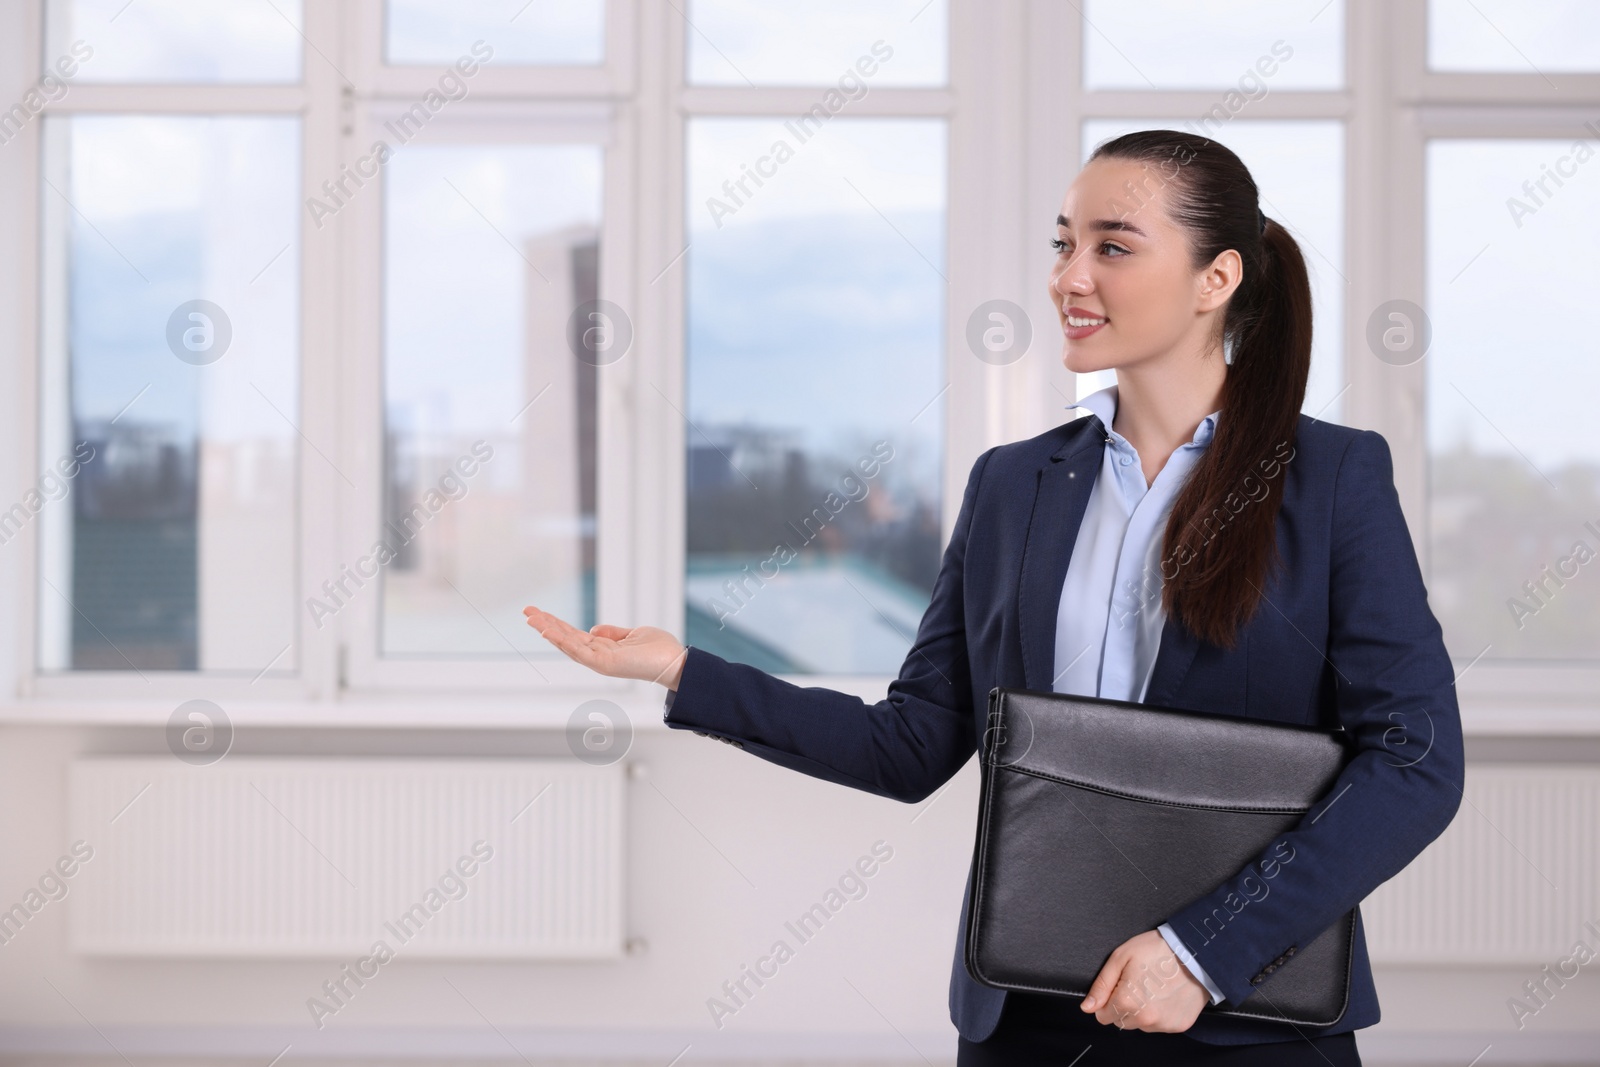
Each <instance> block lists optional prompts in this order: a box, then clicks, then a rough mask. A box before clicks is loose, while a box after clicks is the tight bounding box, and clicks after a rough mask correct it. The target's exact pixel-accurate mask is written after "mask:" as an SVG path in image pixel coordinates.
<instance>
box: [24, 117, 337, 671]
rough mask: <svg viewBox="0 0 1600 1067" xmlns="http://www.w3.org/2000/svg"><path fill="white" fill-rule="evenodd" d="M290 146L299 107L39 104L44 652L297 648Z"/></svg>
mask: <svg viewBox="0 0 1600 1067" xmlns="http://www.w3.org/2000/svg"><path fill="white" fill-rule="evenodd" d="M299 157H300V124H299V120H298V119H296V118H286V117H270V118H266V117H263V118H236V117H226V118H207V117H190V116H183V117H151V116H143V115H127V116H102V115H81V116H74V117H66V118H56V117H51V118H49V119H47V121H46V124H45V142H44V172H43V177H44V179H45V182H46V183H47V184H46V185H45V187H44V189H43V192H42V194H41V196H42V205H43V209H44V210H43V214H42V222H43V228H44V244H43V249H44V255H43V303H44V316H43V323H44V333H43V346H42V347H43V360H42V367H43V405H42V409H41V411H42V418H43V433H42V435H41V437H42V439H41V445H42V450H43V451H42V456H41V465H42V466H43V468H44V469H45V470H47V471H54V472H55V473H56V474H57V475H59V479H58V480H60V481H62V482H65V483H67V484H66V486H65V488H64V489H62V491H61V493H60V496H62V497H66V496H70V503H66V502H63V503H62V504H59V505H49V506H45V507H43V508H42V509H40V511H39V516H38V517H39V521H40V527H39V530H40V576H41V582H40V588H39V604H40V618H39V625H40V631H39V633H40V642H39V646H40V663H39V665H40V667H41V669H44V670H65V669H107V670H129V669H136V670H147V669H151V670H197V669H198V670H211V671H241V672H248V673H249V674H251V675H252V676H253V675H255V674H256V673H257V672H260V671H263V670H266V669H267V668H268V666H269V665H271V666H272V668H273V669H274V670H277V671H280V672H281V671H287V670H292V669H293V668H294V664H295V658H296V657H295V652H294V649H293V648H292V647H291V645H292V642H293V640H294V637H295V633H296V625H295V624H296V612H297V607H298V605H297V599H296V569H295V559H296V540H295V538H296V531H297V529H298V524H297V522H296V507H297V500H298V494H297V492H296V473H295V463H296V455H297V445H298V443H299V438H298V436H297V431H296V430H295V428H294V427H295V424H297V422H298V419H299V410H298V409H299V405H298V403H297V397H298V395H299V372H298V359H299V280H300V270H299V263H300V238H299V234H300V216H299V211H300V202H299V188H300V181H299V176H300V160H299ZM324 447H325V448H326V446H324ZM74 457H76V458H78V459H81V460H83V462H82V464H81V466H80V467H78V468H77V469H76V470H72V468H73V463H72V462H71V461H72V459H73V458H74ZM69 470H72V473H71V474H70V475H69V474H68V471H69ZM51 496H52V494H51V493H50V492H48V491H46V493H45V497H46V502H47V503H48V500H49V499H50V498H51ZM246 608H247V609H248V610H245V609H246Z"/></svg>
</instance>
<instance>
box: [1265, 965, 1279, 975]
mask: <svg viewBox="0 0 1600 1067" xmlns="http://www.w3.org/2000/svg"><path fill="white" fill-rule="evenodd" d="M1277 969H1278V965H1277V964H1276V963H1269V964H1267V973H1268V974H1271V973H1272V972H1273V971H1275V970H1277Z"/></svg>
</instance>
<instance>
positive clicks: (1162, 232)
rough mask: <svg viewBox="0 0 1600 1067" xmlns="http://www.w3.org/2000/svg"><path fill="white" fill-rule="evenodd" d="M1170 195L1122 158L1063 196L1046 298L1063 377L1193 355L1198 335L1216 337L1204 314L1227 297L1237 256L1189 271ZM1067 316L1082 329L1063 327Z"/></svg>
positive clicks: (1157, 173) (1086, 175) (1152, 175)
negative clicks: (1059, 337) (1059, 338)
mask: <svg viewBox="0 0 1600 1067" xmlns="http://www.w3.org/2000/svg"><path fill="white" fill-rule="evenodd" d="M1172 191H1173V188H1172V186H1171V185H1170V183H1167V182H1164V181H1163V179H1162V171H1161V170H1160V169H1159V168H1157V167H1154V166H1146V165H1145V164H1143V163H1138V162H1133V161H1130V160H1124V159H1097V160H1095V161H1094V162H1092V163H1090V164H1089V165H1088V166H1086V167H1084V168H1083V170H1082V171H1081V172H1080V173H1079V174H1078V177H1077V178H1076V179H1075V180H1074V181H1073V183H1072V186H1071V188H1069V189H1068V190H1067V195H1066V197H1065V198H1064V199H1063V200H1062V201H1061V217H1060V218H1059V219H1057V220H1056V241H1057V242H1058V243H1057V246H1056V248H1057V251H1056V258H1055V263H1054V265H1053V266H1052V267H1051V270H1050V299H1051V301H1052V302H1053V303H1054V304H1055V309H1056V316H1057V318H1058V320H1059V321H1060V324H1061V330H1062V334H1063V343H1062V349H1061V356H1062V362H1063V363H1064V364H1065V366H1066V368H1067V369H1068V370H1070V371H1075V372H1077V373H1080V374H1082V373H1087V372H1089V371H1097V370H1106V369H1109V368H1112V367H1127V366H1131V365H1134V364H1138V363H1142V362H1144V361H1147V360H1150V359H1158V358H1160V357H1162V356H1164V355H1166V354H1168V353H1171V352H1174V351H1179V350H1184V351H1195V352H1203V351H1205V350H1206V349H1207V348H1208V347H1209V343H1208V341H1207V335H1208V334H1212V333H1216V334H1218V335H1220V329H1219V326H1220V324H1217V325H1213V321H1214V320H1213V316H1211V315H1209V314H1208V312H1210V311H1213V310H1216V309H1218V308H1220V307H1222V306H1223V305H1224V304H1225V303H1226V302H1227V298H1228V296H1229V294H1231V293H1232V292H1233V290H1234V289H1235V288H1237V285H1238V278H1239V266H1240V260H1239V255H1238V253H1237V252H1234V251H1232V250H1228V251H1225V252H1223V253H1222V254H1221V255H1219V256H1218V257H1217V260H1216V262H1214V263H1213V264H1212V265H1211V266H1209V267H1207V268H1206V269H1204V270H1201V271H1199V272H1196V271H1194V270H1193V269H1191V268H1190V266H1189V247H1188V243H1187V240H1186V238H1185V236H1184V233H1183V231H1181V230H1180V229H1179V228H1178V227H1177V226H1176V225H1175V224H1174V223H1173V222H1172V221H1171V219H1170V217H1169V216H1168V213H1167V208H1166V201H1167V198H1168V197H1169V196H1170V195H1171V193H1172ZM1069 312H1070V314H1071V318H1072V319H1073V320H1074V321H1079V320H1081V321H1085V322H1086V323H1087V324H1086V325H1082V326H1074V325H1072V324H1071V323H1070V322H1069V321H1068V315H1069ZM1102 320H1103V324H1102ZM1219 356H1220V353H1219Z"/></svg>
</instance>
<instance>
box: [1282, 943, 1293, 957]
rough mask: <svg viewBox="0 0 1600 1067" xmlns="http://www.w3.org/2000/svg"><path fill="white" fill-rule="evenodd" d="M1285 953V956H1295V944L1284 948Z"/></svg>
mask: <svg viewBox="0 0 1600 1067" xmlns="http://www.w3.org/2000/svg"><path fill="white" fill-rule="evenodd" d="M1283 954H1284V955H1285V956H1293V955H1294V946H1293V945H1290V946H1289V947H1288V948H1286V949H1284V950H1283Z"/></svg>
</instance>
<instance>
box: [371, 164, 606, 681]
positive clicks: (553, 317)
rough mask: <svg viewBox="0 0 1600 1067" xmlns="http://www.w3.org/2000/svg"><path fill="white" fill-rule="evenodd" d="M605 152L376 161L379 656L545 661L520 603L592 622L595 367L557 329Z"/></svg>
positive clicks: (573, 304)
mask: <svg viewBox="0 0 1600 1067" xmlns="http://www.w3.org/2000/svg"><path fill="white" fill-rule="evenodd" d="M601 161H602V151H601V149H600V147H599V146H597V145H587V144H584V145H482V146H480V145H445V146H423V145H415V146H407V147H406V148H405V150H404V151H401V152H397V153H396V154H395V157H394V158H393V160H391V161H390V162H389V163H388V164H387V166H386V168H385V174H386V179H385V180H386V182H387V185H386V188H385V206H384V219H385V244H384V341H383V351H384V396H385V420H386V426H385V434H384V450H385V453H384V458H385V471H386V474H385V480H384V521H383V524H382V528H381V529H380V530H379V531H377V536H378V538H379V539H380V540H381V541H382V543H384V544H385V545H387V546H388V547H389V548H390V550H391V551H392V552H393V553H394V558H393V559H392V560H391V561H389V562H387V563H384V564H383V565H382V570H383V614H382V620H383V629H382V643H381V648H382V653H383V654H384V655H386V656H426V655H481V656H496V657H498V656H517V655H524V656H533V655H539V656H549V655H557V656H559V655H560V653H558V652H555V651H554V650H553V649H551V648H550V646H549V644H548V642H546V641H544V640H543V638H541V637H540V636H539V635H538V634H537V633H536V632H534V631H533V630H531V629H529V628H528V627H526V626H521V625H515V624H517V623H520V622H521V621H522V608H523V606H524V605H526V604H538V605H539V606H540V607H542V608H544V609H546V610H547V611H550V612H551V613H552V614H555V615H558V616H560V617H561V618H564V619H567V620H568V621H570V622H572V623H573V625H576V626H580V627H582V628H585V629H587V628H588V627H590V626H592V625H594V621H595V619H594V614H595V608H594V582H595V558H594V547H595V531H594V518H595V460H596V447H597V445H596V387H597V380H598V371H599V366H600V365H601V364H603V362H604V361H605V360H604V359H597V358H577V357H576V356H575V355H574V352H575V351H577V349H575V348H574V347H572V343H571V337H572V334H571V332H570V331H571V330H572V324H573V323H574V321H575V314H576V313H579V312H581V310H582V309H583V308H585V307H587V306H588V305H589V304H590V302H592V301H595V300H596V299H597V298H598V296H599V225H600V203H601ZM584 318H585V321H591V322H592V320H588V319H587V317H586V316H585V317H584ZM624 319H625V314H624V315H616V314H611V315H610V318H609V319H608V320H607V323H606V325H607V326H608V327H609V328H611V329H612V330H613V331H616V330H621V329H624V328H625V326H626V324H625V321H623V320H624ZM610 339H611V340H618V339H619V338H618V335H617V334H616V333H615V332H613V334H612V335H611V338H610ZM584 351H588V350H587V349H585V350H584ZM490 620H495V621H494V622H491V621H490Z"/></svg>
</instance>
